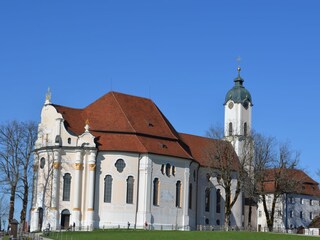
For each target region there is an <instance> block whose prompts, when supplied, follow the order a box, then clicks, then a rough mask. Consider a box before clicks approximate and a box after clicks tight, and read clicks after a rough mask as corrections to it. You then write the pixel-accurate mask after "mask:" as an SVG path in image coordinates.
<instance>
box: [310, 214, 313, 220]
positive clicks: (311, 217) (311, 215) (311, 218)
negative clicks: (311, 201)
mask: <svg viewBox="0 0 320 240" xmlns="http://www.w3.org/2000/svg"><path fill="white" fill-rule="evenodd" d="M309 215H310V216H309V217H310V220H313V212H310V214H309Z"/></svg>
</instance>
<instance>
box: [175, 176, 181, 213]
mask: <svg viewBox="0 0 320 240" xmlns="http://www.w3.org/2000/svg"><path fill="white" fill-rule="evenodd" d="M176 207H178V208H181V181H178V182H177V184H176Z"/></svg>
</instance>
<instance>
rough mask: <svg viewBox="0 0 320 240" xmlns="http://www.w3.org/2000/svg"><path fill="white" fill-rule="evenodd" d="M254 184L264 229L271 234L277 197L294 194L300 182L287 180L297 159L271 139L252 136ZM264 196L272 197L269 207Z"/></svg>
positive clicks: (283, 145)
mask: <svg viewBox="0 0 320 240" xmlns="http://www.w3.org/2000/svg"><path fill="white" fill-rule="evenodd" d="M254 146H255V147H254V151H255V163H254V172H255V175H254V181H255V183H254V185H255V191H256V194H257V195H259V196H260V200H261V201H262V204H263V209H264V213H265V217H266V220H267V226H268V229H269V231H273V223H274V217H275V210H276V203H277V201H278V200H279V198H280V197H281V196H283V195H284V194H286V193H290V192H294V189H295V188H297V187H298V186H299V184H300V183H301V180H302V179H296V180H294V179H293V178H292V177H290V173H291V172H290V169H294V168H295V167H296V166H297V164H298V160H299V153H298V152H295V151H292V150H291V149H290V147H289V145H288V144H287V143H285V144H276V141H275V139H274V138H272V137H264V136H262V135H260V134H256V135H255V139H254ZM267 196H271V197H272V202H271V205H270V204H268V202H267Z"/></svg>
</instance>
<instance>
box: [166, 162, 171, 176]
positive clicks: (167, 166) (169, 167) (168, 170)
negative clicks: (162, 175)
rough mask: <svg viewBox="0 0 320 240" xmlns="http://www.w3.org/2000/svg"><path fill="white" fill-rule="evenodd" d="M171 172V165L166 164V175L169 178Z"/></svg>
mask: <svg viewBox="0 0 320 240" xmlns="http://www.w3.org/2000/svg"><path fill="white" fill-rule="evenodd" d="M170 170H171V165H170V164H169V163H167V164H166V175H167V177H170Z"/></svg>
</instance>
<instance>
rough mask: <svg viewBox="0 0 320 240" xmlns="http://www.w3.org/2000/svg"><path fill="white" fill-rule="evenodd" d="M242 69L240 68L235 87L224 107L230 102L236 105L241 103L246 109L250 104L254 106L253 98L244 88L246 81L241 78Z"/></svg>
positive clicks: (227, 96)
mask: <svg viewBox="0 0 320 240" xmlns="http://www.w3.org/2000/svg"><path fill="white" fill-rule="evenodd" d="M240 71H241V68H238V77H237V78H235V79H234V86H233V88H231V89H230V90H229V91H228V93H227V95H226V98H225V101H224V105H226V103H227V102H228V101H229V100H232V101H233V102H234V103H241V104H242V105H243V106H244V107H246V106H247V105H248V102H249V103H250V105H251V106H252V105H253V104H252V98H251V94H250V92H249V91H248V90H247V89H246V88H245V87H244V86H243V82H244V80H243V79H242V78H241V77H240Z"/></svg>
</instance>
